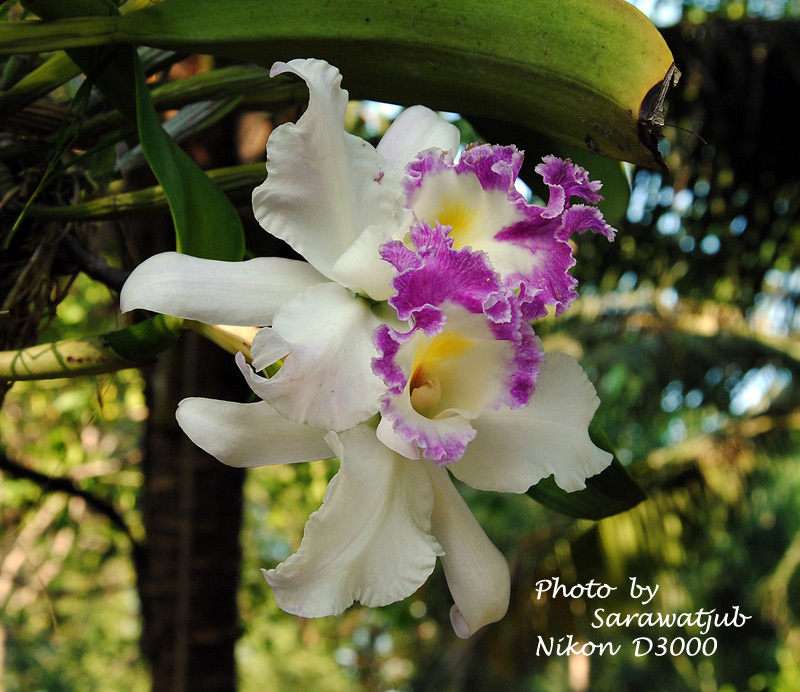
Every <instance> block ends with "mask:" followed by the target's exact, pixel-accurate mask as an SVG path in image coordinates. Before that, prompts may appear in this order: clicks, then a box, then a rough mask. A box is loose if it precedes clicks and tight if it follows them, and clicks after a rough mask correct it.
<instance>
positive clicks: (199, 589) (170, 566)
mask: <svg viewBox="0 0 800 692" xmlns="http://www.w3.org/2000/svg"><path fill="white" fill-rule="evenodd" d="M239 380H240V378H239V377H238V371H235V368H234V367H233V358H231V356H230V355H229V354H227V353H224V352H222V351H221V350H220V349H218V348H217V347H215V346H213V345H211V344H209V343H208V342H206V341H204V340H202V339H200V338H197V337H196V335H194V334H191V333H189V334H185V335H184V337H183V338H182V339H181V342H180V343H179V344H178V346H177V347H176V348H175V349H173V350H171V351H170V352H169V353H168V354H164V355H163V356H161V358H160V359H159V362H158V364H157V365H156V366H154V368H153V370H152V371H151V372H150V373H149V377H148V392H149V396H148V403H149V405H150V407H151V412H150V420H149V424H148V430H147V434H146V458H145V462H144V464H145V465H144V485H143V488H142V496H141V498H142V515H143V521H144V525H145V529H146V532H147V542H146V545H145V548H144V551H143V555H142V558H141V564H139V565H138V576H139V594H140V597H141V601H142V610H143V616H144V627H143V632H142V640H141V641H142V650H143V651H144V653H145V655H146V656H147V658H148V659H149V660H150V663H151V666H152V675H153V690H154V692H190V691H191V692H229V691H232V690H235V689H236V668H235V662H234V645H235V643H236V640H237V638H238V634H239V630H238V624H237V623H238V618H237V607H236V592H237V588H238V584H239V569H240V559H241V552H240V548H239V530H240V526H241V504H242V482H243V479H244V473H243V472H242V471H241V470H238V469H231V468H228V467H226V466H224V465H222V464H221V463H220V462H218V461H217V460H215V459H213V458H212V457H210V456H209V455H207V454H206V453H205V452H203V451H202V450H200V449H199V448H197V447H195V446H194V445H193V444H192V443H191V442H190V441H189V440H188V438H187V437H186V436H185V435H184V434H183V432H182V431H181V430H180V429H179V428H178V425H177V423H176V421H175V409H176V407H177V404H178V401H180V399H182V398H183V397H185V396H208V397H214V398H224V399H235V398H236V397H237V395H241V392H240V391H234V392H231V391H230V389H231V387H232V386H235V385H236V384H237V383H238V382H239Z"/></svg>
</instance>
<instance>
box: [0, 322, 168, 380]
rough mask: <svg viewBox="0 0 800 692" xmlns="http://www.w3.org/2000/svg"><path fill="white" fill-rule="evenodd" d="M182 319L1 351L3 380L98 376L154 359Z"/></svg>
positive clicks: (141, 324)
mask: <svg viewBox="0 0 800 692" xmlns="http://www.w3.org/2000/svg"><path fill="white" fill-rule="evenodd" d="M182 324H183V320H181V319H178V318H177V317H168V316H166V315H157V316H155V317H153V318H151V319H149V320H146V321H145V322H141V323H140V324H137V325H134V326H133V327H128V328H127V329H122V330H119V331H115V332H108V333H106V334H100V335H98V336H92V337H88V338H85V339H65V340H63V341H56V342H53V343H49V344H40V345H38V346H31V347H29V348H23V349H18V350H16V351H2V352H0V380H48V379H56V378H61V377H76V376H78V375H99V374H102V373H107V372H116V371H117V370H124V369H125V368H134V367H138V366H140V365H144V364H146V363H148V362H149V361H151V360H153V359H154V358H155V357H156V356H157V355H158V354H159V353H161V352H162V351H164V350H166V349H167V348H169V347H170V346H171V345H172V344H173V343H175V341H176V340H177V338H178V335H179V334H180V330H181V325H182Z"/></svg>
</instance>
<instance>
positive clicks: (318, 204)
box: [253, 60, 400, 278]
mask: <svg viewBox="0 0 800 692" xmlns="http://www.w3.org/2000/svg"><path fill="white" fill-rule="evenodd" d="M284 72H292V73H294V74H296V75H298V76H299V77H301V78H302V79H303V80H305V82H306V84H307V85H308V91H309V102H308V109H307V110H306V112H305V113H304V114H303V115H302V117H301V118H300V119H299V120H298V121H297V123H287V124H285V125H281V126H280V127H278V128H277V129H276V130H275V131H274V132H273V133H272V135H271V136H270V139H269V143H268V146H267V179H266V181H265V182H264V183H263V184H262V185H261V186H259V187H258V188H256V189H255V191H254V192H253V211H254V212H255V216H256V218H257V219H258V221H259V223H260V224H261V225H262V226H263V227H264V228H265V229H266V230H267V231H269V232H270V233H271V234H272V235H274V236H277V237H278V238H282V239H283V240H285V241H286V242H287V243H289V245H291V246H292V247H293V248H294V249H295V250H296V251H297V252H299V253H300V254H301V255H303V257H305V258H306V259H307V260H308V261H309V262H310V263H311V264H312V265H313V266H315V267H316V268H317V269H319V271H321V272H322V273H323V274H325V275H326V276H328V277H329V278H333V277H332V275H331V270H332V268H333V265H334V264H335V262H336V260H337V259H338V258H339V257H340V256H341V255H342V254H343V253H344V252H345V251H346V250H347V249H348V248H349V247H350V246H351V245H352V244H353V243H354V242H355V241H356V239H357V238H358V237H359V236H360V235H361V232H362V231H363V230H364V229H366V228H367V227H369V226H372V225H378V226H381V225H384V224H387V233H388V232H390V231H391V230H392V229H393V228H394V212H395V207H396V203H397V200H398V199H399V198H400V180H399V178H398V176H396V175H394V174H393V173H392V172H391V171H390V170H389V168H388V166H387V164H386V162H385V161H384V159H383V157H382V156H381V155H380V154H378V152H377V151H376V150H375V149H374V148H373V147H372V146H371V145H370V144H368V143H367V142H365V141H364V140H363V139H361V138H359V137H356V136H354V135H351V134H348V133H346V132H345V131H344V116H345V108H346V106H347V98H348V97H347V92H346V91H344V90H342V89H341V87H340V83H341V75H340V74H339V71H338V70H337V69H336V68H335V67H332V66H331V65H329V64H328V63H326V62H324V61H322V60H292V61H291V62H289V63H276V64H275V65H274V66H273V68H272V71H271V72H270V74H271V75H272V76H275V75H277V74H281V73H284Z"/></svg>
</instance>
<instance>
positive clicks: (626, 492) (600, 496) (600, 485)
mask: <svg viewBox="0 0 800 692" xmlns="http://www.w3.org/2000/svg"><path fill="white" fill-rule="evenodd" d="M589 437H591V438H592V442H594V443H595V444H596V445H597V446H598V447H600V449H604V450H605V451H607V452H611V453H612V454H614V449H613V446H612V445H611V441H610V440H609V439H608V436H607V435H606V433H605V431H604V430H603V429H602V428H601V427H600V425H599V424H597V423H595V421H592V422H591V424H590V425H589ZM528 495H530V497H532V498H533V499H534V500H536V501H537V502H540V503H541V504H543V505H544V506H545V507H549V508H550V509H553V510H555V511H556V512H560V513H561V514H566V515H567V516H570V517H577V518H579V519H603V518H605V517H610V516H612V515H614V514H619V513H620V512H626V511H627V510H629V509H632V508H633V507H635V506H636V505H638V504H639V503H640V502H642V501H643V500H645V499H646V497H647V496H646V495H645V494H644V491H643V490H642V489H641V488H640V487H639V485H638V484H637V483H636V481H634V480H633V478H631V476H630V475H629V474H628V472H627V471H626V470H625V467H624V466H623V465H622V464H621V463H620V461H619V460H618V459H617V457H616V454H614V460H613V461H612V462H611V464H610V466H608V467H607V468H606V469H605V470H604V471H603V472H602V473H599V474H597V475H596V476H592V477H591V478H588V479H587V480H586V488H584V489H583V490H579V491H577V492H574V493H568V492H566V491H565V490H562V489H561V488H559V487H558V486H557V485H556V483H555V481H554V480H553V477H552V476H550V477H549V478H545V479H544V480H542V481H540V482H539V483H537V484H536V485H534V486H533V487H532V488H530V489H529V490H528Z"/></svg>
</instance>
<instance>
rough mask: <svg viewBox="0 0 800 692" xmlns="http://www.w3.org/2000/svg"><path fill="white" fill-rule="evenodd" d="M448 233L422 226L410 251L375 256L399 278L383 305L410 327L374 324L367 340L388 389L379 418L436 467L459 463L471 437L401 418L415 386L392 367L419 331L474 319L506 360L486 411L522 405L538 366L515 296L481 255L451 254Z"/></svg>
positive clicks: (390, 246) (393, 249)
mask: <svg viewBox="0 0 800 692" xmlns="http://www.w3.org/2000/svg"><path fill="white" fill-rule="evenodd" d="M449 230H450V229H449V228H448V227H446V226H441V225H439V224H436V225H435V227H431V226H429V225H428V224H427V223H424V222H423V223H421V224H419V225H417V226H413V227H412V228H411V230H410V234H409V238H410V242H411V243H412V244H413V246H414V249H411V248H409V247H407V246H405V245H404V244H402V243H400V242H398V241H394V242H390V243H387V244H385V245H384V246H383V247H382V249H381V253H382V256H383V257H384V259H386V260H387V261H388V262H390V263H391V264H392V265H393V266H394V267H395V269H396V270H397V271H398V274H397V276H396V277H395V279H394V281H393V287H394V289H395V291H396V293H395V295H394V296H392V297H391V298H390V299H389V304H390V305H391V306H392V307H394V308H395V309H396V310H397V314H398V317H399V318H400V319H401V320H404V321H410V322H411V324H412V326H411V328H410V329H409V330H408V331H407V332H399V331H397V330H395V329H392V328H391V327H389V326H388V325H381V326H380V327H378V329H376V331H375V332H374V334H373V342H374V344H375V346H376V348H377V349H378V352H379V354H380V355H379V356H378V357H377V358H375V359H373V364H372V367H373V372H375V374H376V375H378V376H379V377H381V379H382V380H383V382H384V383H385V384H386V386H387V388H388V392H387V394H386V395H384V397H383V399H382V404H381V410H382V414H383V416H384V417H385V418H389V419H391V420H392V424H393V427H394V431H395V433H396V434H398V435H399V436H400V437H402V438H403V439H404V440H406V441H408V442H414V443H415V444H417V446H418V447H419V448H420V449H421V450H423V454H424V455H425V456H426V458H429V459H432V460H435V461H437V462H439V463H447V462H451V461H456V460H457V459H459V458H461V456H462V455H463V453H464V449H465V448H466V443H467V442H468V441H469V440H470V439H472V436H470V435H469V434H468V433H467V431H465V429H464V427H463V425H461V426H460V427H458V428H457V429H456V428H452V429H445V426H446V422H445V421H446V419H443V420H437V424H436V425H431V421H430V420H428V421H427V422H425V421H422V420H417V421H416V422H415V421H414V420H410V418H413V417H414V416H413V415H410V416H404V414H403V413H402V412H401V409H402V408H403V407H402V406H399V405H398V403H399V402H398V401H397V399H398V398H399V397H411V394H412V389H414V388H415V387H416V386H420V384H421V383H416V384H415V382H414V381H413V378H415V377H416V376H417V375H418V373H417V374H415V373H414V372H409V371H408V370H405V369H404V367H403V366H402V365H401V364H400V363H399V362H398V354H399V352H400V350H401V348H402V347H403V345H404V344H406V343H407V342H408V341H410V340H411V339H412V338H413V337H414V336H415V334H418V333H420V332H421V333H423V334H424V335H425V336H426V337H427V338H435V337H437V335H440V334H442V333H443V332H444V331H445V330H446V328H447V325H448V313H449V314H451V315H452V314H453V311H454V310H462V314H463V311H466V313H468V314H470V315H475V316H476V318H478V319H479V321H480V324H483V325H484V329H483V332H481V333H488V334H489V335H490V336H491V337H493V338H494V340H496V341H501V342H503V343H506V344H507V345H508V349H507V352H508V353H509V354H510V355H509V357H507V358H505V359H504V361H503V362H502V364H501V365H500V366H498V367H500V370H501V371H503V373H504V374H503V382H502V385H501V386H500V387H499V393H498V395H497V396H496V397H495V398H494V400H492V401H488V402H487V404H486V406H485V408H499V407H501V406H504V405H505V406H509V407H511V408H520V407H522V406H525V405H526V404H527V403H528V402H529V400H530V397H531V395H532V393H533V389H534V386H535V382H536V377H537V375H538V371H539V366H540V364H541V362H542V356H541V352H540V347H539V342H538V339H536V337H535V335H534V333H533V328H532V327H531V325H530V324H529V323H528V322H527V321H526V320H525V319H524V316H523V310H522V308H521V306H520V304H519V299H518V296H517V295H516V293H515V292H514V291H512V290H510V289H508V288H507V287H505V286H504V285H503V282H502V280H501V278H500V276H499V275H498V274H497V272H495V271H494V269H493V268H492V266H491V264H490V263H489V260H488V257H487V256H486V254H485V253H482V252H476V251H473V250H472V249H470V248H468V247H466V248H462V249H459V250H456V249H454V248H453V239H452V238H451V237H450V235H449ZM470 319H471V318H470ZM481 338H483V337H481ZM495 365H496V364H495ZM487 370H489V368H487ZM464 376H465V377H473V378H474V377H476V376H479V373H475V372H468V373H465V374H464ZM493 386H494V385H493Z"/></svg>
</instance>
